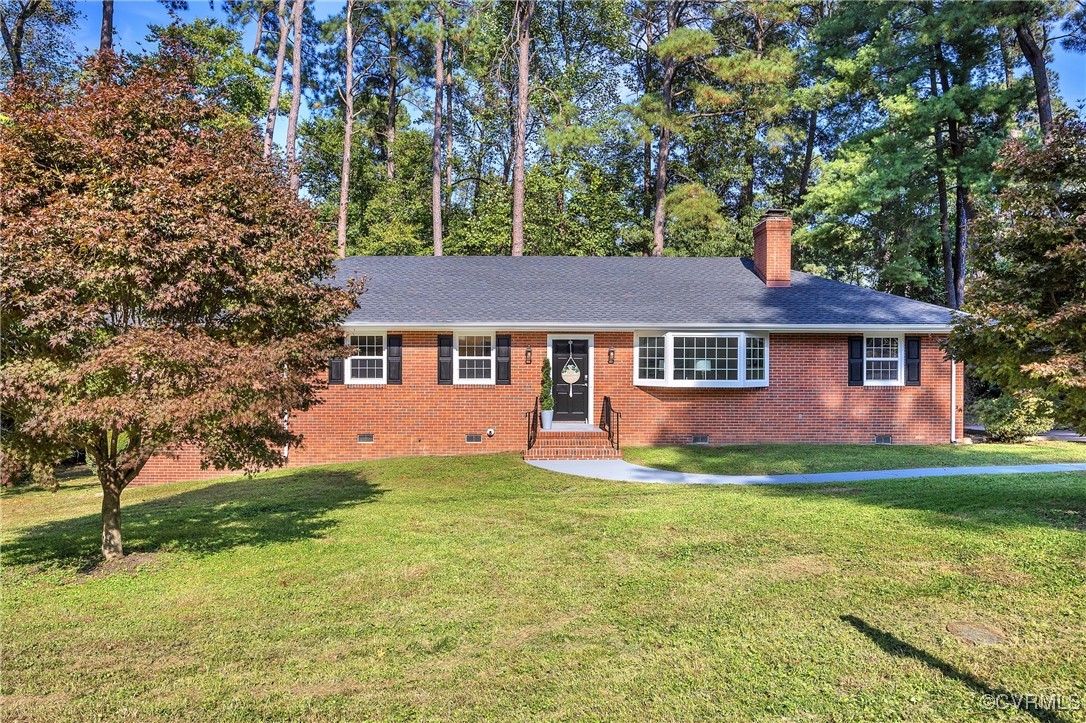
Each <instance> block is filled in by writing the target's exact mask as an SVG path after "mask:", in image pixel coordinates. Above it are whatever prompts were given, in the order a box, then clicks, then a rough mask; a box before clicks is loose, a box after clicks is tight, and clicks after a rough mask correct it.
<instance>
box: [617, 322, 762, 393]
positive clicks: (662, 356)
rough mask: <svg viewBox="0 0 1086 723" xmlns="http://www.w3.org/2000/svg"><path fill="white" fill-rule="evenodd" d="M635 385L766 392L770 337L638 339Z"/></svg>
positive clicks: (641, 336)
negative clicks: (753, 389)
mask: <svg viewBox="0 0 1086 723" xmlns="http://www.w3.org/2000/svg"><path fill="white" fill-rule="evenodd" d="M634 383H635V384H639V385H643V386H659V387H764V386H768V384H769V337H768V336H766V335H764V334H746V333H740V332H730V333H729V332H716V333H689V332H678V331H675V332H652V333H649V332H645V333H641V334H636V335H635V336H634Z"/></svg>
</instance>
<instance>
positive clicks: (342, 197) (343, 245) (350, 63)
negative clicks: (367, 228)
mask: <svg viewBox="0 0 1086 723" xmlns="http://www.w3.org/2000/svg"><path fill="white" fill-rule="evenodd" d="M353 10H354V0H347V24H346V29H345V33H346V36H347V38H346V39H347V46H346V51H347V58H346V63H345V73H344V75H345V76H346V77H345V79H344V84H343V91H344V92H343V109H344V110H343V164H342V165H341V166H340V171H339V216H338V218H337V219H336V254H337V255H338V256H339V258H341V259H343V258H346V257H347V200H348V192H349V190H350V185H351V133H352V131H353V130H354V28H353V23H354V19H353V17H352V15H353Z"/></svg>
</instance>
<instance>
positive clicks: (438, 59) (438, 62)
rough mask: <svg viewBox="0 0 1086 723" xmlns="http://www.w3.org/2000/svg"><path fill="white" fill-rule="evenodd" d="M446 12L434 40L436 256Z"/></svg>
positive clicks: (439, 18) (441, 14) (439, 15)
mask: <svg viewBox="0 0 1086 723" xmlns="http://www.w3.org/2000/svg"><path fill="white" fill-rule="evenodd" d="M444 34H445V12H444V10H443V9H441V7H440V6H438V11H437V37H436V38H435V40H434V139H433V153H432V159H431V169H432V171H433V178H432V179H431V189H430V190H431V194H430V195H431V200H430V203H431V207H432V213H433V227H434V256H441V251H442V248H441V247H442V237H441V231H442V226H441V141H442V140H443V139H442V137H441V103H442V101H444V91H445V88H444V83H445V37H444Z"/></svg>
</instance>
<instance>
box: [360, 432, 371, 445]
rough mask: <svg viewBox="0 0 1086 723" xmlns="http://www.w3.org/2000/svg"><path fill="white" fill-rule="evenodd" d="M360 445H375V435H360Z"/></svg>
mask: <svg viewBox="0 0 1086 723" xmlns="http://www.w3.org/2000/svg"><path fill="white" fill-rule="evenodd" d="M358 443H359V444H373V435H372V434H360V435H358Z"/></svg>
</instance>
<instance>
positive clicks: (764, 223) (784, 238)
mask: <svg viewBox="0 0 1086 723" xmlns="http://www.w3.org/2000/svg"><path fill="white" fill-rule="evenodd" d="M754 270H755V271H757V272H758V275H759V276H761V277H762V281H764V282H765V285H766V286H791V285H792V218H791V217H790V216H789V215H788V213H787V212H786V211H785V210H784V209H781V208H771V209H769V210H768V211H766V212H765V215H764V216H762V220H761V221H759V222H758V225H757V226H755V227H754Z"/></svg>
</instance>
